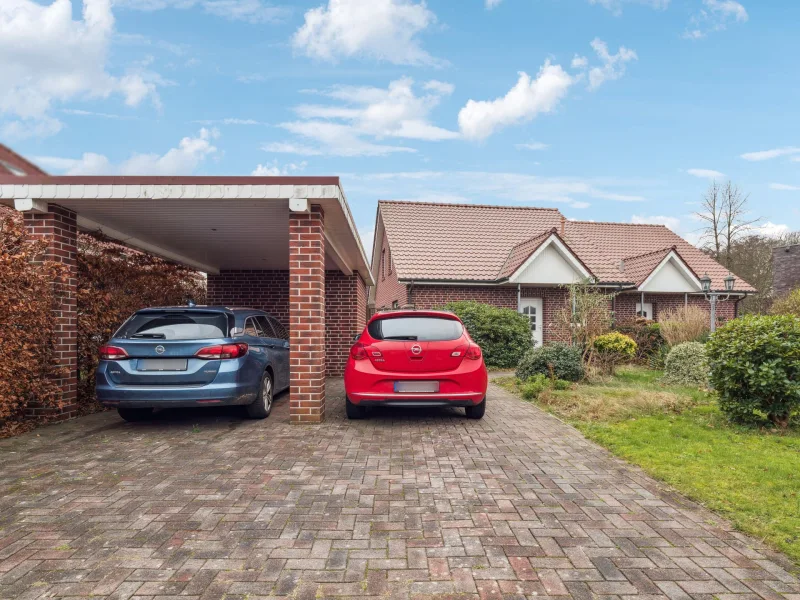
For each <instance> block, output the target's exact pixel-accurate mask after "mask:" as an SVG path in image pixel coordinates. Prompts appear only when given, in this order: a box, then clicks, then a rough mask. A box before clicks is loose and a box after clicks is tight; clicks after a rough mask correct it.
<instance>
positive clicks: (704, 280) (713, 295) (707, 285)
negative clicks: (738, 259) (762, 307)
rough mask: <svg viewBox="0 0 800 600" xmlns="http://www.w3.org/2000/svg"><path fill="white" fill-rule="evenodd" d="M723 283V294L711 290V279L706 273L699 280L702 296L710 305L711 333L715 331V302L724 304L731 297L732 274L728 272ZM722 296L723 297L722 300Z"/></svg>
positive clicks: (733, 281) (733, 279)
mask: <svg viewBox="0 0 800 600" xmlns="http://www.w3.org/2000/svg"><path fill="white" fill-rule="evenodd" d="M723 281H724V282H725V293H724V294H723V293H721V292H715V291H713V290H712V289H711V277H709V276H708V273H706V274H705V275H703V276H702V277H701V278H700V283H701V284H702V286H703V296H705V298H706V300H708V301H709V302H710V303H711V333H714V332H715V331H716V330H717V300H722V301H723V302H724V301H726V300H728V299H729V298H730V297H731V292H733V285H734V283H736V278H735V277H734V276H733V273H731V272H730V271H728V276H727V277H726V278H725V279H724V280H723ZM722 296H724V298H723V297H722Z"/></svg>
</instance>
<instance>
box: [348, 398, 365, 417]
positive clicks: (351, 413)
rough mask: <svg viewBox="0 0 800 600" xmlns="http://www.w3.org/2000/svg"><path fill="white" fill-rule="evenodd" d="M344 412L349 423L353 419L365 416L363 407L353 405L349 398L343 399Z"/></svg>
mask: <svg viewBox="0 0 800 600" xmlns="http://www.w3.org/2000/svg"><path fill="white" fill-rule="evenodd" d="M344 406H345V412H346V413H347V418H348V419H350V420H351V421H353V420H355V419H363V418H364V417H365V416H366V412H367V411H366V410H365V409H364V407H363V406H359V405H358V404H353V403H352V402H350V398H345V401H344Z"/></svg>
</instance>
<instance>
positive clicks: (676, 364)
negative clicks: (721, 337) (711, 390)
mask: <svg viewBox="0 0 800 600" xmlns="http://www.w3.org/2000/svg"><path fill="white" fill-rule="evenodd" d="M663 381H664V383H668V384H670V385H686V386H703V387H705V386H707V385H708V359H707V357H706V347H705V346H704V345H703V344H700V343H698V342H684V343H683V344H678V345H677V346H675V347H673V348H672V349H671V350H670V351H669V354H667V358H666V360H665V361H664V379H663Z"/></svg>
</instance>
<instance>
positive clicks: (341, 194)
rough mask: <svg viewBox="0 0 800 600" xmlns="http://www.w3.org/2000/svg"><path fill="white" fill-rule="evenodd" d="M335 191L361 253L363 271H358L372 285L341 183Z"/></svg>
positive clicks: (368, 263)
mask: <svg viewBox="0 0 800 600" xmlns="http://www.w3.org/2000/svg"><path fill="white" fill-rule="evenodd" d="M309 187H311V186H309ZM318 187H320V186H318ZM325 187H328V186H325ZM336 192H337V193H336V196H335V197H336V199H337V200H338V201H339V206H341V208H342V212H343V213H344V217H345V219H347V224H348V226H349V227H350V232H351V233H352V234H353V239H355V241H356V245H357V246H358V252H359V254H360V255H361V259H362V260H363V261H364V266H365V269H364V271H363V272H361V271H360V270H359V272H360V273H361V275H362V276H365V277H364V281H365V283H366V284H367V285H368V286H374V285H375V278H374V277H373V276H372V271H371V270H370V268H369V267H370V262H369V261H368V260H367V253H366V252H364V246H362V245H361V236H360V235H359V234H358V227H356V223H355V221H353V215H352V213H351V212H350V205H349V204H347V197H346V196H345V195H344V190H343V189H342V187H341V183H340V184H339V185H338V186H336Z"/></svg>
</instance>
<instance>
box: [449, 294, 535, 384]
mask: <svg viewBox="0 0 800 600" xmlns="http://www.w3.org/2000/svg"><path fill="white" fill-rule="evenodd" d="M444 308H445V310H449V311H451V312H454V313H455V314H456V315H458V318H459V319H461V320H462V321H463V322H464V325H465V326H466V328H467V331H468V332H469V335H470V337H471V338H472V339H473V340H475V343H476V344H478V345H479V346H480V347H481V350H482V351H483V359H484V361H485V362H486V366H487V367H494V368H500V369H513V368H514V367H516V366H517V363H518V362H519V361H520V359H521V358H522V357H523V356H524V355H525V353H526V352H527V351H528V350H530V348H531V347H532V346H533V341H532V340H531V330H530V322H529V321H528V319H527V318H526V317H524V316H522V315H521V314H519V313H518V312H517V311H515V310H511V309H510V308H497V307H496V306H491V305H489V304H481V303H480V302H471V301H469V302H450V303H449V304H447V305H446V306H445V307H444Z"/></svg>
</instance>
